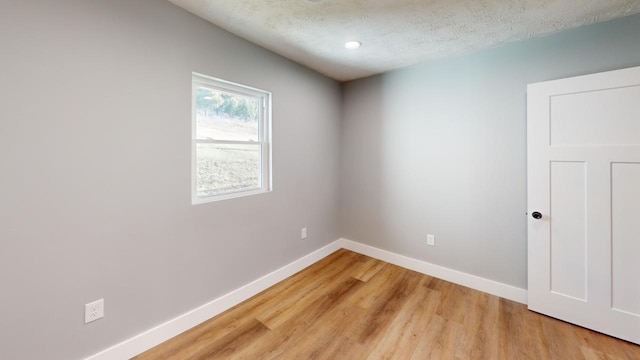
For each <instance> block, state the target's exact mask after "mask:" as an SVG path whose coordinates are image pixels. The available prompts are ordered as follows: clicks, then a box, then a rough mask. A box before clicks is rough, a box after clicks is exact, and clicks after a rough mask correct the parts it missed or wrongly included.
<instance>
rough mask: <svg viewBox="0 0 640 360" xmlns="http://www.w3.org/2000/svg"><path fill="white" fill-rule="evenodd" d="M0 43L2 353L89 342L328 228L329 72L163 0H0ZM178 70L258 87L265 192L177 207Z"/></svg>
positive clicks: (181, 130)
mask: <svg viewBox="0 0 640 360" xmlns="http://www.w3.org/2000/svg"><path fill="white" fill-rule="evenodd" d="M0 44H1V45H0V46H1V49H0V118H1V119H0V166H1V169H2V170H1V171H2V173H1V175H0V289H1V290H0V291H1V295H0V359H13V360H17V359H30V360H33V359H51V360H53V359H77V358H80V357H83V356H86V355H90V354H92V353H95V352H97V351H99V350H101V349H103V348H106V347H108V346H111V345H113V344H115V343H117V342H119V341H121V340H124V339H127V338H129V337H131V336H133V335H135V334H138V333H140V332H141V331H144V330H147V329H149V328H151V327H153V326H155V325H158V324H160V323H162V322H164V321H166V320H169V319H170V318H172V317H174V316H176V315H179V314H182V313H184V312H186V311H188V310H191V309H193V308H195V307H197V306H199V305H202V304H204V303H206V302H208V301H211V300H213V299H215V298H216V297H218V296H220V295H222V294H225V293H227V292H229V291H230V290H232V289H236V288H238V287H240V286H242V285H244V284H245V283H247V282H250V281H253V280H255V279H256V278H258V277H260V276H263V275H264V274H266V273H268V272H270V271H273V270H275V269H277V268H279V267H281V266H283V265H285V264H288V263H290V262H292V261H294V260H295V259H297V258H299V257H301V256H303V255H306V254H308V253H310V252H311V251H313V250H315V249H318V248H320V247H321V246H323V245H325V244H327V243H329V242H331V241H334V240H336V239H337V238H338V237H339V233H338V219H337V215H336V213H337V209H338V198H337V194H338V189H337V185H338V171H339V131H340V117H341V114H340V101H341V97H340V96H341V95H340V85H339V84H338V83H337V82H334V81H332V80H328V79H326V78H324V77H322V76H320V75H318V74H316V73H314V72H311V71H309V70H306V69H304V68H302V67H300V66H298V65H295V64H294V63H292V62H290V61H287V60H285V59H283V58H281V57H279V56H276V55H274V54H272V53H270V52H268V51H266V50H263V49H261V48H259V47H257V46H254V45H252V44H249V43H248V42H246V41H243V40H240V39H239V38H237V37H235V36H233V35H230V34H228V33H226V32H224V31H222V30H220V29H218V28H216V27H214V26H212V25H210V24H208V23H206V22H205V21H203V20H200V19H198V18H196V17H194V16H192V15H190V14H188V13H186V12H184V11H182V10H181V9H179V8H178V7H176V6H174V5H172V4H170V3H169V2H167V1H157V0H144V1H143V0H136V1H130V0H109V1H84V0H75V1H72V0H57V1H36V0H20V1H8V0H2V1H0ZM192 71H196V72H200V73H204V74H208V75H212V76H216V77H220V78H223V79H226V80H230V81H234V82H239V83H242V84H246V85H250V86H254V87H258V88H261V89H265V90H269V91H271V92H273V142H274V145H273V158H274V160H273V184H274V187H273V189H274V190H273V192H271V193H268V194H262V195H257V196H252V197H247V198H240V199H233V200H227V201H223V202H216V203H210V204H205V205H198V206H192V205H191V202H190V201H191V199H190V164H191V163H190V151H191V150H190V146H191V145H190V139H191V128H190V126H191V114H190V112H191V108H190V105H191V103H190V101H191V72H192ZM302 226H307V227H308V230H309V238H308V239H307V240H305V241H301V240H300V239H299V237H300V228H301V227H302ZM99 298H104V299H105V308H106V316H105V318H104V319H102V320H99V321H97V322H95V323H91V324H88V325H84V323H83V322H84V313H83V311H84V304H85V303H87V302H90V301H93V300H96V299H99Z"/></svg>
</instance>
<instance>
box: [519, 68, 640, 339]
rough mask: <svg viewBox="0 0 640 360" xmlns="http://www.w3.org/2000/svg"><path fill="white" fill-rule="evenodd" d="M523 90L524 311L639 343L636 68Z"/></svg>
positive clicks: (639, 101) (639, 79)
mask: <svg viewBox="0 0 640 360" xmlns="http://www.w3.org/2000/svg"><path fill="white" fill-rule="evenodd" d="M527 91H528V95H527V99H528V100H527V103H528V109H527V141H528V144H527V161H528V165H527V171H528V175H527V177H528V200H527V201H528V216H529V217H528V243H529V265H528V270H529V286H528V288H529V301H528V302H529V309H531V310H533V311H537V312H540V313H543V314H546V315H549V316H552V317H555V318H558V319H561V320H565V321H568V322H571V323H574V324H577V325H580V326H584V327H587V328H590V329H593V330H596V331H599V332H602V333H605V334H609V335H612V336H615V337H618V338H621V339H625V340H628V341H631V342H634V343H637V344H640V67H636V68H630V69H624V70H618V71H610V72H605V73H599V74H593V75H587V76H580V77H575V78H569V79H562V80H555V81H548V82H543V83H537V84H531V85H529V86H528V89H527Z"/></svg>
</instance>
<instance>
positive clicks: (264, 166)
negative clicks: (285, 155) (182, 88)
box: [191, 72, 272, 205]
mask: <svg viewBox="0 0 640 360" xmlns="http://www.w3.org/2000/svg"><path fill="white" fill-rule="evenodd" d="M199 85H204V86H206V87H209V88H213V89H216V90H221V91H224V92H230V93H234V94H238V95H243V96H246V95H250V96H252V97H255V98H259V99H261V100H262V101H261V102H262V108H261V116H260V119H261V120H260V122H259V124H258V131H259V136H258V140H259V141H227V140H202V139H201V140H198V139H197V138H196V126H197V123H196V88H197V87H198V86H199ZM198 143H212V144H262V146H261V150H262V151H261V154H262V158H261V159H260V160H261V161H260V180H261V184H260V185H261V186H260V187H259V188H253V189H250V190H238V191H233V192H228V193H222V194H216V195H210V196H206V197H200V196H198V194H197V144H198ZM271 148H272V144H271V92H269V91H265V90H260V89H257V88H253V87H249V86H244V85H240V84H236V83H232V82H230V81H226V80H222V79H218V78H214V77H211V76H207V75H203V74H199V73H196V72H194V73H192V81H191V204H192V205H198V204H206V203H209V202H214V201H220V200H227V199H233V198H238V197H243V196H250V195H256V194H262V193H266V192H269V191H271V190H272V175H271V168H272V157H271V150H272V149H271Z"/></svg>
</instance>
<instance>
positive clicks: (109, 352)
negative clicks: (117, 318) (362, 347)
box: [85, 239, 527, 360]
mask: <svg viewBox="0 0 640 360" xmlns="http://www.w3.org/2000/svg"><path fill="white" fill-rule="evenodd" d="M340 248H344V249H347V250H351V251H354V252H357V253H360V254H363V255H367V256H370V257H372V258H375V259H378V260H382V261H386V262H388V263H391V264H394V265H398V266H401V267H404V268H407V269H410V270H414V271H417V272H420V273H423V274H426V275H430V276H434V277H437V278H440V279H442V280H446V281H450V282H452V283H456V284H459V285H463V286H467V287H470V288H472V289H476V290H480V291H483V292H486V293H489V294H492V295H496V296H500V297H503V298H506V299H509V300H513V301H517V302H520V303H523V304H526V303H527V290H525V289H521V288H517V287H514V286H510V285H506V284H503V283H499V282H497V281H493V280H489V279H485V278H481V277H479V276H475V275H471V274H467V273H463V272H460V271H457V270H452V269H449V268H445V267H442V266H438V265H434V264H431V263H428V262H425V261H422V260H417V259H414V258H410V257H407V256H404V255H399V254H396V253H392V252H390V251H387V250H382V249H378V248H375V247H372V246H369V245H364V244H361V243H358V242H355V241H351V240H347V239H339V240H336V241H334V242H332V243H331V244H329V245H327V246H325V247H323V248H321V249H318V250H316V251H314V252H312V253H311V254H309V255H307V256H304V257H302V258H300V259H298V260H296V261H294V262H292V263H290V264H288V265H286V266H283V267H281V268H280V269H278V270H276V271H274V272H272V273H270V274H267V275H265V276H263V277H261V278H259V279H258V280H255V281H253V282H251V283H249V284H247V285H245V286H243V287H241V288H238V289H236V290H234V291H232V292H230V293H228V294H225V295H223V296H221V297H219V298H217V299H215V300H213V301H211V302H209V303H207V304H204V305H202V306H200V307H198V308H196V309H193V310H191V311H189V312H187V313H184V314H182V315H180V316H178V317H176V318H174V319H171V320H169V321H167V322H165V323H163V324H160V325H158V326H156V327H154V328H153V329H150V330H147V331H145V332H143V333H141V334H138V335H136V336H134V337H132V338H130V339H127V340H125V341H123V342H121V343H119V344H116V345H114V346H112V347H110V348H108V349H106V350H103V351H101V352H99V353H97V354H95V355H92V356H89V357H88V358H86V359H85V360H125V359H130V358H132V357H134V356H136V355H139V354H141V353H143V352H145V351H147V350H149V349H151V348H152V347H154V346H156V345H159V344H161V343H163V342H165V341H167V340H169V339H171V338H172V337H174V336H176V335H178V334H180V333H182V332H184V331H186V330H189V329H191V328H192V327H194V326H196V325H198V324H200V323H202V322H204V321H206V320H208V319H210V318H212V317H214V316H216V315H218V314H220V313H221V312H223V311H225V310H227V309H230V308H232V307H233V306H235V305H237V304H239V303H241V302H243V301H244V300H246V299H248V298H250V297H252V296H254V295H256V294H258V293H259V292H261V291H263V290H265V289H267V288H269V287H270V286H273V285H275V284H276V283H278V282H280V281H282V280H284V279H286V278H288V277H289V276H291V275H293V274H295V273H297V272H298V271H300V270H302V269H304V268H306V267H308V266H310V265H312V264H313V263H315V262H317V261H319V260H321V259H322V258H324V257H326V256H328V255H330V254H331V253H333V252H335V251H336V250H338V249H340Z"/></svg>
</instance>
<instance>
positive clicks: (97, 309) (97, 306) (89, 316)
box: [84, 299, 104, 324]
mask: <svg viewBox="0 0 640 360" xmlns="http://www.w3.org/2000/svg"><path fill="white" fill-rule="evenodd" d="M103 317H104V299H100V300H96V301H94V302H92V303H88V304H85V305H84V323H85V324H88V323H90V322H92V321H96V320H98V319H102V318H103Z"/></svg>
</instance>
